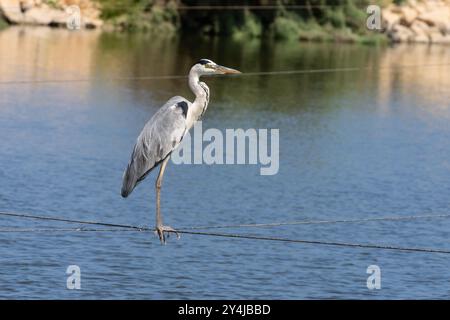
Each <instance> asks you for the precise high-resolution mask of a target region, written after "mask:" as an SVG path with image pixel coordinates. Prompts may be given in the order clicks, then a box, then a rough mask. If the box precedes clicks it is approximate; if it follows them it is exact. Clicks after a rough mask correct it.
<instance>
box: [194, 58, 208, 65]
mask: <svg viewBox="0 0 450 320" xmlns="http://www.w3.org/2000/svg"><path fill="white" fill-rule="evenodd" d="M197 63H199V64H202V65H205V64H208V63H211V61H210V60H206V59H200V61H199V62H197Z"/></svg>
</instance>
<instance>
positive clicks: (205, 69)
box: [191, 59, 241, 76]
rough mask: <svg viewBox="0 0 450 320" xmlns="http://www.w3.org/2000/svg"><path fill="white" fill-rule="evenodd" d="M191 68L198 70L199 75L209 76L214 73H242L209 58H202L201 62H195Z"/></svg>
mask: <svg viewBox="0 0 450 320" xmlns="http://www.w3.org/2000/svg"><path fill="white" fill-rule="evenodd" d="M191 70H194V71H195V72H197V74H198V75H199V76H207V75H212V74H236V73H241V72H240V71H238V70H235V69H231V68H227V67H224V66H221V65H218V64H217V63H215V62H214V61H211V60H209V59H201V60H200V61H199V62H197V63H196V64H194V66H193V67H192V69H191Z"/></svg>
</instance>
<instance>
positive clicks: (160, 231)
mask: <svg viewBox="0 0 450 320" xmlns="http://www.w3.org/2000/svg"><path fill="white" fill-rule="evenodd" d="M171 232H172V233H175V234H176V235H177V239H180V234H179V233H178V232H177V231H176V230H175V229H174V228H172V227H169V226H156V230H155V233H156V234H157V235H158V237H159V240H161V244H166V233H167V238H168V237H169V235H170V233H171Z"/></svg>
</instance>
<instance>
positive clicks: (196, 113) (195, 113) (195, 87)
mask: <svg viewBox="0 0 450 320" xmlns="http://www.w3.org/2000/svg"><path fill="white" fill-rule="evenodd" d="M189 87H190V88H191V90H192V92H193V93H194V94H195V100H194V103H193V104H192V112H191V117H192V118H193V121H194V122H195V121H196V120H197V119H198V118H199V117H201V115H202V114H203V113H204V112H205V111H206V108H207V107H208V102H209V88H208V86H207V85H206V84H205V83H204V82H202V83H200V78H199V76H198V74H197V72H195V71H193V70H191V72H189Z"/></svg>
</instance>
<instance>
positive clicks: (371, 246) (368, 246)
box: [0, 211, 450, 254]
mask: <svg viewBox="0 0 450 320" xmlns="http://www.w3.org/2000/svg"><path fill="white" fill-rule="evenodd" d="M0 215H2V216H9V217H20V218H30V219H37V220H47V221H59V222H68V223H77V224H84V225H98V226H106V227H113V228H110V229H105V228H101V229H92V228H90V229H89V228H80V227H79V228H0V233H14V232H25V233H30V232H44V233H55V232H123V231H137V232H139V231H141V232H150V231H155V230H154V229H153V228H148V227H139V226H133V225H125V224H115V223H106V222H98V221H84V220H75V219H66V218H59V217H50V216H40V215H31V214H25V213H15V212H3V211H0ZM448 217H450V214H440V215H416V216H404V217H402V216H392V217H382V218H368V219H341V220H316V221H292V222H278V223H270V224H246V225H243V224H241V225H226V226H225V225H222V226H203V227H202V226H198V227H189V228H190V229H191V230H189V229H188V228H180V229H178V230H177V232H178V233H180V234H190V235H201V236H213V237H226V238H237V239H248V240H265V241H277V242H289V243H302V244H315V245H327V246H339V247H351V248H366V249H383V250H397V251H405V252H406V251H410V252H428V253H443V254H450V250H445V249H436V248H419V247H401V246H392V245H382V244H362V243H349V242H338V241H321V240H307V239H289V238H281V237H267V236H259V235H249V234H232V233H213V232H201V231H192V229H208V228H235V227H261V226H266V227H269V226H270V227H274V226H281V225H292V224H317V223H346V222H370V221H371V222H374V221H399V220H413V219H430V218H448Z"/></svg>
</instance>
